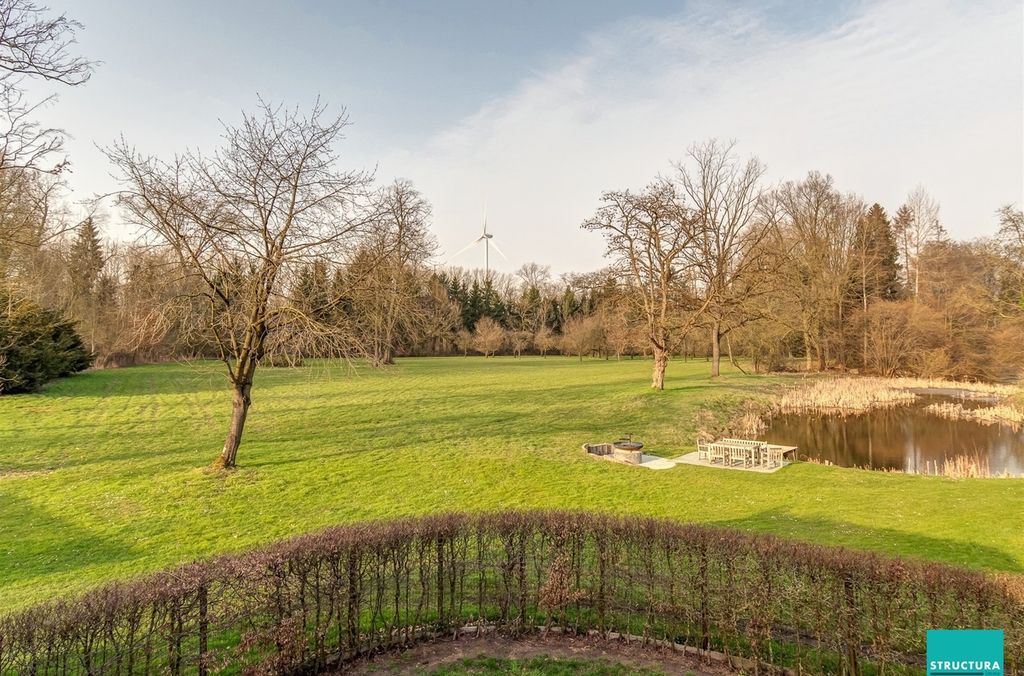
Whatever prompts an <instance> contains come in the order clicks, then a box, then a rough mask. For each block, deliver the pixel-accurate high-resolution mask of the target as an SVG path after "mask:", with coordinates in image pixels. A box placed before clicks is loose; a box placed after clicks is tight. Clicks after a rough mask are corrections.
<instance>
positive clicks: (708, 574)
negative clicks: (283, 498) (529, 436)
mask: <svg viewBox="0 0 1024 676" xmlns="http://www.w3.org/2000/svg"><path fill="white" fill-rule="evenodd" d="M555 620H557V621H558V622H560V623H562V626H563V627H566V630H568V631H576V632H581V633H585V632H587V631H589V630H596V631H598V632H602V633H604V632H622V633H640V632H641V631H642V632H643V634H644V639H645V640H658V641H660V640H668V641H671V642H678V643H685V644H688V645H691V646H699V647H702V648H711V649H715V650H719V651H724V652H727V653H729V654H733V655H746V656H748V657H750V658H752V659H753V660H755V662H756V665H757V666H758V667H760V669H758V671H761V669H764V667H765V666H766V665H775V666H783V665H784V666H786V667H788V668H790V669H793V670H795V671H797V672H798V673H825V672H829V673H832V672H834V671H835V670H836V669H837V664H838V665H841V666H842V672H843V673H861V671H863V672H865V673H876V672H881V673H888V672H890V671H896V672H902V670H903V669H904V668H905V666H906V665H908V664H911V665H912V664H920V663H921V662H922V661H923V660H924V658H925V635H926V629H928V628H931V627H935V626H943V627H975V626H985V627H1000V628H1002V629H1004V631H1005V662H1006V669H1005V670H1006V672H1007V673H1019V672H1020V670H1021V669H1022V668H1024V580H1022V578H1021V577H1020V576H994V575H989V574H985V573H981V572H974V571H967V570H963V569H959V568H953V567H950V566H944V565H939V564H928V563H922V562H918V561H909V560H901V559H895V558H890V557H885V556H880V555H877V554H869V553H864V552H854V551H851V550H847V549H842V548H832V547H821V546H815V545H810V544H805V543H800V542H795V541H788V540H782V539H780V538H777V537H771V536H764V535H755V534H750V533H743V532H739V531H730V530H724V529H719V528H708V527H702V526H694V525H686V524H680V523H674V522H670V521H665V520H656V519H646V518H639V517H613V516H604V515H595V514H584V513H580V512H504V513H496V514H477V515H473V516H468V515H458V514H449V515H438V516H430V517H423V518H419V519H404V520H396V521H390V522H370V523H362V524H353V525H350V526H344V527H339V528H332V529H328V530H325V531H322V532H320V533H315V534H310V535H305V536H302V537H298V538H294V539H290V540H285V541H283V542H279V543H277V544H275V545H272V546H270V547H267V548H264V549H260V550H257V551H253V552H249V553H245V554H239V555H234V556H226V557H222V558H219V559H215V560H213V561H209V562H206V563H199V564H192V565H188V566H183V567H180V568H176V569H174V570H170V571H167V572H163V573H159V574H156V575H151V576H149V577H146V578H142V579H139V580H136V581H134V582H131V583H116V584H112V585H109V586H107V587H104V588H101V589H98V590H96V591H93V592H91V593H88V594H86V595H84V596H81V597H78V598H73V599H60V600H56V601H53V602H50V603H46V604H43V605H40V606H37V607H34V608H29V609H26V610H23V611H21V612H19V613H16V614H12V615H8V616H6V617H3V618H0V673H5V674H6V673H36V674H46V673H94V674H99V673H171V674H182V673H186V672H188V673H197V672H198V673H200V674H205V673H209V672H210V671H214V670H220V669H225V668H227V669H230V670H231V671H232V672H239V673H296V672H300V671H301V672H306V673H318V672H321V671H324V670H327V669H338V668H343V667H344V664H345V662H346V661H347V660H350V659H352V658H354V657H357V656H359V655H361V654H365V653H367V652H376V651H381V650H386V649H391V648H398V647H401V646H407V645H409V644H410V643H412V642H413V641H417V640H425V639H429V638H432V637H436V636H440V635H445V634H446V635H449V636H451V635H452V634H453V633H456V632H457V631H458V630H459V628H460V627H463V626H465V625H466V624H472V625H474V626H475V627H477V628H478V630H479V629H480V628H482V627H484V626H491V627H494V628H496V629H497V630H500V631H506V632H508V633H511V634H516V633H519V634H521V633H522V632H523V630H524V629H526V628H529V627H535V626H540V625H544V624H547V623H550V622H553V621H555ZM641 628H642V629H641ZM780 644H784V649H780ZM867 663H872V664H871V665H870V666H869V665H868V664H867ZM768 671H771V670H768Z"/></svg>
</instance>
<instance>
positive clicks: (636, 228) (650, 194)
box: [583, 180, 712, 390]
mask: <svg viewBox="0 0 1024 676" xmlns="http://www.w3.org/2000/svg"><path fill="white" fill-rule="evenodd" d="M601 202H602V203H603V204H602V206H601V207H600V208H599V209H598V210H597V213H596V214H595V215H594V216H593V217H592V218H590V219H588V220H587V221H585V222H584V223H583V228H584V229H586V230H591V231H594V232H599V233H601V234H602V235H604V238H605V242H606V244H607V253H606V255H607V256H608V258H610V259H611V270H612V271H613V273H614V274H615V275H616V276H617V277H618V278H619V279H620V280H621V282H622V298H623V299H624V300H625V302H627V303H628V304H629V305H630V306H631V310H632V311H633V314H634V315H635V316H637V317H640V318H642V322H643V325H644V329H645V332H646V334H647V342H648V343H649V344H650V347H651V352H652V353H653V355H654V367H653V370H652V373H651V387H653V388H655V389H658V390H662V389H664V388H665V370H666V369H667V368H668V361H669V357H670V355H671V354H672V351H673V349H674V348H675V346H676V342H675V341H676V340H677V339H678V338H679V337H680V336H681V335H683V334H685V333H686V332H688V331H689V330H690V329H692V328H693V326H694V325H695V324H696V322H697V321H699V319H700V317H701V316H702V313H703V311H704V310H706V309H707V306H708V305H709V304H710V302H711V299H712V297H711V296H707V297H706V298H704V299H703V300H702V301H699V302H695V301H694V298H693V296H692V293H691V292H692V284H693V275H694V270H693V263H692V261H693V258H692V256H688V255H687V253H688V250H689V249H690V248H691V247H692V246H693V244H694V241H695V239H696V236H697V231H698V229H699V228H700V220H699V219H697V218H695V217H694V214H693V212H692V210H691V209H689V208H687V206H686V205H685V204H684V202H683V198H682V196H681V195H680V194H679V191H678V189H677V188H676V186H675V185H674V184H673V183H672V182H670V181H666V180H659V181H656V182H655V183H653V184H651V185H650V186H648V187H647V188H645V189H644V190H643V191H641V192H631V191H629V190H625V191H611V192H606V193H604V195H602V197H601Z"/></svg>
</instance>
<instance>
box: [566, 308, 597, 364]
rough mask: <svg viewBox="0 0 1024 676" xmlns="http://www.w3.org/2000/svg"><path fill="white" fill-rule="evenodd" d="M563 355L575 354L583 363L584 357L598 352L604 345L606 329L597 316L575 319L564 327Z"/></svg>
mask: <svg viewBox="0 0 1024 676" xmlns="http://www.w3.org/2000/svg"><path fill="white" fill-rule="evenodd" d="M560 342H561V349H562V353H563V354H567V355H569V354H574V355H576V356H577V357H579V360H580V361H583V355H585V354H591V353H594V352H598V351H599V350H600V349H601V347H602V346H603V344H604V327H603V326H601V319H600V317H598V316H596V315H590V316H585V317H573V318H572V319H570V320H569V321H568V322H566V323H565V326H564V327H562V339H561V341H560Z"/></svg>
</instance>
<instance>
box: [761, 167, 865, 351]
mask: <svg viewBox="0 0 1024 676" xmlns="http://www.w3.org/2000/svg"><path fill="white" fill-rule="evenodd" d="M773 200H774V202H775V204H774V206H773V207H772V208H773V209H778V211H779V218H780V219H781V221H782V222H781V224H780V227H779V229H778V234H777V235H776V237H775V240H776V241H775V242H774V243H773V246H774V248H775V250H776V251H777V252H778V253H779V255H780V256H783V257H784V264H783V265H781V266H779V268H778V278H779V283H780V287H781V290H782V293H783V294H785V295H786V296H787V297H788V298H789V300H790V301H791V302H792V303H793V304H794V305H795V307H796V311H795V315H796V316H795V317H794V318H793V319H792V320H791V322H792V328H794V329H795V330H798V331H800V332H801V334H802V335H803V338H804V350H805V359H806V362H807V367H808V368H810V366H811V363H812V357H813V355H815V354H816V355H817V360H818V368H819V369H824V368H825V367H826V365H827V364H828V362H829V358H830V353H831V351H832V349H833V348H836V349H841V347H842V344H843V341H842V340H841V339H837V338H838V337H839V336H840V333H841V332H840V330H839V329H841V327H842V326H843V325H844V318H845V315H844V312H845V311H846V303H845V301H846V300H847V296H848V294H849V290H850V280H851V279H852V277H853V273H854V269H855V262H856V261H855V257H854V255H853V251H854V238H855V233H856V225H857V222H858V220H859V219H860V218H861V217H862V216H863V213H864V205H863V203H862V202H861V200H860V199H859V198H857V197H855V196H853V195H843V194H841V193H840V192H839V191H838V190H836V189H835V186H834V183H833V180H832V177H831V176H828V175H823V174H821V173H818V172H814V171H812V172H810V173H809V174H808V175H807V177H806V178H805V179H804V180H803V181H798V182H794V181H789V182H787V183H785V184H783V185H782V187H780V188H779V190H778V191H777V192H776V193H775V195H774V196H773ZM779 319H782V320H783V321H786V319H785V318H782V317H780V318H779Z"/></svg>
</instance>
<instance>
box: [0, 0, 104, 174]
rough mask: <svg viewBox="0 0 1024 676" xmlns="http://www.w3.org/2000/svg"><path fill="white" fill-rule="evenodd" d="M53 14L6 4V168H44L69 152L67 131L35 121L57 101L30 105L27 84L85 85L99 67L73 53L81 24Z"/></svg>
mask: <svg viewBox="0 0 1024 676" xmlns="http://www.w3.org/2000/svg"><path fill="white" fill-rule="evenodd" d="M48 12H49V10H48V9H47V8H46V7H42V6H40V5H36V4H35V3H33V2H31V0H0V169H9V168H22V169H38V168H40V163H41V162H42V161H43V160H44V158H46V157H47V156H48V155H51V154H53V153H56V152H60V151H61V150H62V149H63V147H64V135H63V133H62V132H61V130H59V129H55V128H49V127H45V126H42V125H40V124H39V123H38V122H36V121H35V119H34V118H35V114H36V113H37V112H38V110H39V108H40V107H42V106H45V105H47V104H49V103H52V102H53V101H54V99H55V96H54V95H51V96H49V97H45V98H44V99H42V100H41V101H30V100H28V99H27V98H26V97H25V95H24V92H23V89H22V87H23V84H24V82H25V80H26V79H42V80H46V81H49V82H54V83H59V84H64V85H71V86H74V85H79V84H82V83H83V82H85V81H87V80H88V79H89V76H90V75H91V74H92V70H93V67H94V65H95V64H93V63H92V62H90V61H87V60H85V59H83V58H81V57H78V56H74V55H73V54H72V53H71V48H72V45H73V44H74V42H75V34H76V33H77V32H78V30H80V29H81V27H82V26H81V24H79V23H78V22H77V21H74V20H72V19H69V18H68V17H67V16H66V15H63V14H61V15H59V16H56V17H53V16H49V15H48ZM66 164H67V162H66V160H62V161H60V162H58V164H57V165H56V166H54V167H53V168H51V169H49V171H52V172H54V173H56V172H59V171H60V170H61V169H63V168H64V167H65V166H66Z"/></svg>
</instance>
